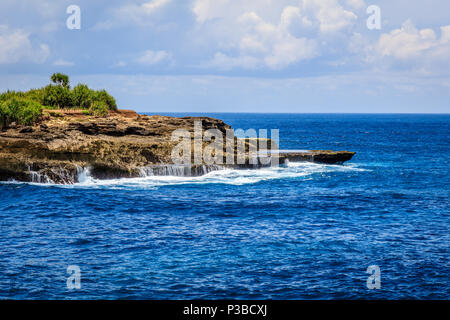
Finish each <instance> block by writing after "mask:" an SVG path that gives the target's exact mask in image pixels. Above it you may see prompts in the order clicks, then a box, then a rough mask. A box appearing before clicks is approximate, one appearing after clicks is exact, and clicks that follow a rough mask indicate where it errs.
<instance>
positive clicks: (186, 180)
mask: <svg viewBox="0 0 450 320" xmlns="http://www.w3.org/2000/svg"><path fill="white" fill-rule="evenodd" d="M361 171H370V170H368V169H364V168H360V167H358V165H356V164H346V165H327V164H318V163H311V162H288V163H286V164H285V165H284V166H280V167H268V168H261V169H222V170H214V171H211V172H208V173H206V174H204V175H201V176H180V175H153V174H151V173H149V174H143V175H142V176H141V177H136V178H121V179H108V180H100V179H94V178H93V177H92V176H91V175H90V170H89V168H80V169H79V171H78V181H79V182H78V183H75V184H72V185H59V184H53V183H51V182H50V183H45V184H42V183H37V182H38V181H35V182H30V183H27V184H31V185H39V186H57V187H60V188H108V189H123V188H139V189H152V188H157V187H161V186H176V185H186V184H225V185H236V186H239V185H246V184H256V183H259V182H262V181H268V180H280V179H299V178H302V179H311V178H312V177H313V176H314V175H317V174H327V173H332V172H361ZM143 172H145V171H143ZM7 183H19V182H16V181H9V182H7Z"/></svg>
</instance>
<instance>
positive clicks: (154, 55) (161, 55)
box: [136, 50, 172, 65]
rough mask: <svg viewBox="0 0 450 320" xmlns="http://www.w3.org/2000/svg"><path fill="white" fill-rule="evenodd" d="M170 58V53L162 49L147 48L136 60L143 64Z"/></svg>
mask: <svg viewBox="0 0 450 320" xmlns="http://www.w3.org/2000/svg"><path fill="white" fill-rule="evenodd" d="M171 59H172V55H171V54H170V53H168V52H166V51H164V50H159V51H152V50H147V51H145V52H144V53H143V54H142V55H141V56H140V57H139V58H137V59H136V61H137V62H138V63H140V64H143V65H156V64H158V63H160V62H162V61H170V60H171Z"/></svg>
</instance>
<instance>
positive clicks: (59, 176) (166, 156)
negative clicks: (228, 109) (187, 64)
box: [0, 110, 354, 184]
mask: <svg viewBox="0 0 450 320" xmlns="http://www.w3.org/2000/svg"><path fill="white" fill-rule="evenodd" d="M195 121H201V122H202V125H203V129H204V130H206V129H217V130H219V131H220V132H222V133H223V134H224V136H225V134H226V131H227V130H229V129H231V128H230V126H229V125H227V124H225V123H224V122H223V121H221V120H217V119H212V118H207V117H184V118H173V117H164V116H146V115H138V114H137V113H135V112H133V111H126V110H119V111H117V112H113V113H110V115H109V116H108V117H104V118H101V117H93V116H88V115H86V114H85V113H83V112H82V111H76V110H75V111H61V110H57V111H56V110H55V111H51V110H48V111H46V112H44V117H43V119H42V121H40V122H39V123H38V124H36V125H35V126H33V127H24V126H16V125H15V124H12V125H10V126H9V128H7V129H4V130H3V131H2V132H0V181H7V180H12V179H13V180H17V181H27V182H28V181H31V182H41V183H47V182H53V183H62V184H70V183H75V182H77V181H78V179H79V176H80V172H81V171H82V170H83V168H89V169H90V174H91V175H92V176H93V177H94V178H98V179H107V178H121V177H137V176H142V175H148V174H172V173H174V172H173V171H171V170H173V169H171V165H172V164H173V162H172V159H171V152H172V150H173V148H174V147H175V146H176V145H177V143H178V142H177V141H172V139H171V136H172V132H173V131H174V130H176V129H185V130H187V131H189V132H194V122H195ZM231 139H233V140H236V138H235V137H232V138H231ZM251 143H252V142H251V141H249V140H247V141H246V142H245V145H246V148H247V150H248V148H249V146H250V144H251ZM203 144H204V143H203ZM269 145H270V144H269ZM229 151H230V150H228V152H229ZM235 152H236V150H235V149H234V150H233V153H235ZM353 154H354V153H350V152H343V153H342V152H341V153H339V152H338V153H336V152H333V151H313V152H312V153H311V152H310V153H306V154H294V155H291V156H293V157H294V158H295V159H294V158H292V157H290V155H289V154H282V155H280V162H281V163H283V162H284V161H285V160H286V159H291V160H299V161H318V162H325V163H336V162H344V161H347V160H349V159H351V157H352V156H353ZM226 156H227V152H226V150H225V149H224V157H226ZM233 157H235V155H233ZM221 167H223V166H211V165H210V166H204V165H203V164H201V165H196V166H191V167H190V168H188V169H189V170H188V171H189V172H186V168H181V169H180V170H181V172H180V171H178V172H176V174H189V175H201V174H204V173H206V172H208V171H209V170H215V169H220V168H221ZM234 167H236V166H234ZM238 167H239V166H238ZM241 167H248V165H241Z"/></svg>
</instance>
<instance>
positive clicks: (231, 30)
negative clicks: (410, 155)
mask: <svg viewBox="0 0 450 320" xmlns="http://www.w3.org/2000/svg"><path fill="white" fill-rule="evenodd" d="M69 5H78V6H79V7H80V9H81V29H80V30H69V29H68V28H67V27H66V20H67V18H68V17H69V14H67V13H66V9H67V7H68V6H69ZM370 5H377V6H379V8H380V9H381V29H380V30H369V29H368V28H367V24H366V21H367V19H368V17H369V14H367V12H366V10H367V8H368V7H369V6H370ZM449 12H450V2H449V1H445V0H431V1H426V2H425V1H404V0H390V1H388V0H378V1H376V0H373V1H370V2H368V1H364V0H342V1H338V0H292V1H291V0H183V1H182V0H129V1H117V0H96V1H92V0H69V1H65V0H59V1H54V0H2V1H1V2H0V90H2V91H3V90H6V89H27V88H30V87H40V86H43V85H45V84H46V83H48V78H49V75H50V74H51V73H53V72H56V71H58V72H64V73H67V74H69V75H70V76H71V80H72V83H73V84H75V83H78V82H83V83H87V84H88V85H89V86H92V87H94V88H106V89H107V90H108V91H110V92H111V93H112V94H113V95H114V96H115V97H116V98H117V100H118V103H119V105H120V107H122V108H131V109H135V110H137V111H141V112H144V111H147V112H169V111H179V112H299V113H302V112H363V113H365V112H368V113H378V112H387V113H389V112H405V113H416V112H418V113H422V112H423V113H428V112H429V113H448V112H449V110H450V102H449V101H450V64H449V63H448V60H449V58H450V14H449Z"/></svg>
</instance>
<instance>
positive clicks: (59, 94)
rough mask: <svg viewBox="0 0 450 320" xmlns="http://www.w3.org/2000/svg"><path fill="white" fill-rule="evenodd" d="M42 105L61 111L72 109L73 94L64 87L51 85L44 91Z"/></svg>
mask: <svg viewBox="0 0 450 320" xmlns="http://www.w3.org/2000/svg"><path fill="white" fill-rule="evenodd" d="M42 104H43V105H44V106H49V107H57V108H59V109H63V108H71V107H72V106H73V99H72V93H71V91H70V90H69V89H68V88H65V87H63V86H59V85H52V84H49V85H48V86H46V87H44V89H43V99H42Z"/></svg>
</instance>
